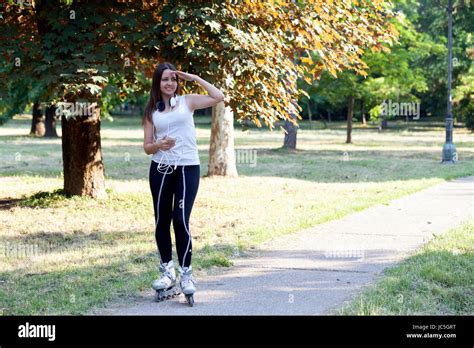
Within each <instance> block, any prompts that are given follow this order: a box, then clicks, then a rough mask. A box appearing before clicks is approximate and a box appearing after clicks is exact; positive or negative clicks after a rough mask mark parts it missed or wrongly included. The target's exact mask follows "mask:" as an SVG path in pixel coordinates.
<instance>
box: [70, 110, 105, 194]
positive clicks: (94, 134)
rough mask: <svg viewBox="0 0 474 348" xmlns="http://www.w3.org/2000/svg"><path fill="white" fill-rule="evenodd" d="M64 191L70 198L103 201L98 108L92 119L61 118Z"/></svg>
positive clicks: (102, 169) (102, 167)
mask: <svg viewBox="0 0 474 348" xmlns="http://www.w3.org/2000/svg"><path fill="white" fill-rule="evenodd" d="M61 129H62V147H63V166H64V191H65V193H66V194H69V195H79V196H89V197H92V198H98V199H105V198H106V193H105V182H104V165H103V163H102V150H101V144H100V109H99V108H95V110H94V112H93V113H92V115H91V116H87V117H86V116H76V117H75V118H71V117H70V118H68V119H66V117H64V116H62V118H61Z"/></svg>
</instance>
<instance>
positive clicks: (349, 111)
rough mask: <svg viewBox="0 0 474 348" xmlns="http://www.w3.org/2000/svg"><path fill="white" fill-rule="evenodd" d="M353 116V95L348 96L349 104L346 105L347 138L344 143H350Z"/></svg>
mask: <svg viewBox="0 0 474 348" xmlns="http://www.w3.org/2000/svg"><path fill="white" fill-rule="evenodd" d="M353 116H354V97H353V96H350V97H349V104H348V106H347V138H346V144H350V143H352V117H353Z"/></svg>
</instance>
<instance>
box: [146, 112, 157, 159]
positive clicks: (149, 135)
mask: <svg viewBox="0 0 474 348" xmlns="http://www.w3.org/2000/svg"><path fill="white" fill-rule="evenodd" d="M143 128H144V130H145V135H144V139H143V150H145V153H146V154H147V155H153V154H154V153H155V152H157V151H158V150H159V149H160V145H161V144H160V143H161V141H158V142H157V143H155V142H154V141H153V124H152V123H151V122H150V121H149V120H148V119H146V118H145V124H144V127H143Z"/></svg>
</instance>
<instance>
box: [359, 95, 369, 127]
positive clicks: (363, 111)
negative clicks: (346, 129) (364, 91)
mask: <svg viewBox="0 0 474 348" xmlns="http://www.w3.org/2000/svg"><path fill="white" fill-rule="evenodd" d="M360 114H361V115H362V124H363V125H364V126H366V125H367V119H366V118H365V109H364V99H361V101H360Z"/></svg>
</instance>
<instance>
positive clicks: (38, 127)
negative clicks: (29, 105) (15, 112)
mask: <svg viewBox="0 0 474 348" xmlns="http://www.w3.org/2000/svg"><path fill="white" fill-rule="evenodd" d="M32 115H33V118H32V119H31V129H30V135H36V136H39V137H42V136H43V135H44V119H43V109H42V108H41V104H40V103H39V102H35V103H34V104H33V113H32Z"/></svg>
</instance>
